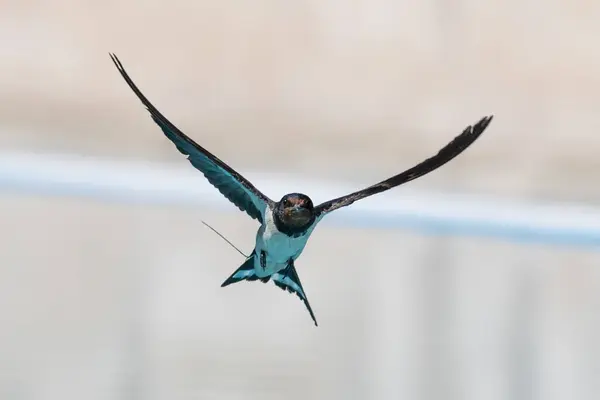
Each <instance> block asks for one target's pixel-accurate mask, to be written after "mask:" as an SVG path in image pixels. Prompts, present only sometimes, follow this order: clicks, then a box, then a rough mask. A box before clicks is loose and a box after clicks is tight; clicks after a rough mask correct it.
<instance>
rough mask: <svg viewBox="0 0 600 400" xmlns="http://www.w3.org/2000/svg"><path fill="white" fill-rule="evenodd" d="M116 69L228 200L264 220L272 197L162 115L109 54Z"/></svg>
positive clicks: (271, 202) (153, 116)
mask: <svg viewBox="0 0 600 400" xmlns="http://www.w3.org/2000/svg"><path fill="white" fill-rule="evenodd" d="M110 56H111V58H112V60H113V62H114V63H115V65H116V67H117V69H118V70H119V72H120V73H121V75H122V76H123V78H124V79H125V82H127V84H128V85H129V87H130V88H131V89H132V90H133V92H134V93H135V94H136V96H137V97H138V98H139V99H140V100H141V101H142V103H143V104H144V106H146V108H147V109H148V111H149V112H150V115H151V117H152V119H153V120H154V122H156V123H157V124H158V126H159V127H160V129H162V131H163V133H164V134H165V136H166V137H167V138H168V139H169V140H171V141H172V142H173V144H175V146H176V147H177V149H178V150H179V151H180V152H181V153H183V154H185V155H187V156H188V160H189V161H190V163H191V164H192V165H193V166H194V167H196V169H198V170H199V171H201V172H202V173H203V174H204V176H205V177H206V178H207V179H208V181H209V182H210V183H211V184H212V185H213V186H214V187H216V188H217V189H218V190H219V192H221V193H222V194H223V195H224V196H225V197H226V198H227V199H228V200H229V201H231V202H232V203H233V204H235V205H236V206H237V207H238V208H239V209H240V210H242V211H245V212H246V213H248V215H250V216H251V217H252V218H255V219H257V220H258V221H260V222H261V223H262V222H263V220H264V213H265V210H266V208H267V207H268V206H269V205H270V204H273V201H272V200H271V199H269V198H268V197H267V196H265V195H264V194H262V193H261V192H260V191H259V190H258V189H257V188H255V187H254V185H252V184H251V183H250V182H249V181H248V180H247V179H246V178H244V177H243V176H242V175H240V174H239V173H238V172H236V171H235V170H233V168H231V167H230V166H229V165H227V164H225V163H224V162H223V161H221V160H219V158H217V157H216V156H214V155H213V154H211V153H210V152H209V151H208V150H206V149H205V148H203V147H202V146H200V145H199V144H197V143H195V142H194V141H193V140H192V139H190V138H189V137H188V136H187V135H185V134H184V133H183V132H181V131H180V130H179V129H177V127H176V126H175V125H173V124H172V123H171V122H170V121H169V120H168V119H167V118H166V117H165V116H163V115H162V114H161V113H160V112H159V111H158V110H157V109H156V107H154V106H153V105H152V103H150V101H149V100H148V99H147V98H146V96H144V95H143V94H142V92H141V91H140V90H139V89H138V87H137V86H136V85H135V83H133V81H132V80H131V78H130V77H129V75H128V74H127V72H126V71H125V68H123V65H122V64H121V61H119V59H118V58H117V56H116V55H114V54H111V55H110Z"/></svg>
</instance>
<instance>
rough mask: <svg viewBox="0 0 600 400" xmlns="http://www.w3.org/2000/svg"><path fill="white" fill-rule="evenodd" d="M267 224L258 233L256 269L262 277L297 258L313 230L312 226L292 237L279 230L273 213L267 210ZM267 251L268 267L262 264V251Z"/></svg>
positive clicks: (282, 267) (279, 269) (280, 268)
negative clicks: (274, 221)
mask: <svg viewBox="0 0 600 400" xmlns="http://www.w3.org/2000/svg"><path fill="white" fill-rule="evenodd" d="M265 222H266V223H265V225H264V226H261V227H260V229H259V230H258V232H257V234H256V261H255V265H254V269H255V271H256V274H257V275H258V276H260V277H263V276H268V275H272V274H274V273H275V272H278V271H281V270H282V269H284V268H285V267H287V264H288V261H289V260H290V259H292V260H296V259H297V258H298V257H299V256H300V254H302V251H303V250H304V247H305V246H306V241H307V240H308V237H309V236H310V234H311V232H312V227H311V228H310V229H308V230H307V232H306V233H305V234H304V235H303V236H300V237H290V236H288V235H286V234H283V233H281V232H279V231H278V230H277V228H276V227H275V224H274V223H273V219H272V215H270V213H269V212H267V216H266V221H265ZM262 251H265V253H266V268H265V269H263V268H262V266H261V265H260V256H261V252H262Z"/></svg>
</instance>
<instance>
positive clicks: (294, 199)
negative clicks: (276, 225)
mask: <svg viewBox="0 0 600 400" xmlns="http://www.w3.org/2000/svg"><path fill="white" fill-rule="evenodd" d="M313 208H314V207H313V203H312V200H311V199H310V197H308V196H306V195H304V194H300V193H290V194H286V195H285V196H283V197H282V198H281V200H280V201H279V204H278V206H277V214H278V217H279V219H280V220H281V221H282V222H283V223H284V224H285V225H287V226H290V227H298V228H300V227H304V226H306V225H308V224H310V223H311V222H312V221H313V218H314V216H313Z"/></svg>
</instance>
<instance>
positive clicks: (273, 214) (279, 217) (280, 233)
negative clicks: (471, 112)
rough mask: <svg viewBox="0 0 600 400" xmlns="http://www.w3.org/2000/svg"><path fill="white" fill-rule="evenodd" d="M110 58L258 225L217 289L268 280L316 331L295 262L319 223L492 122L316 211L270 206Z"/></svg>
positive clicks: (309, 205)
mask: <svg viewBox="0 0 600 400" xmlns="http://www.w3.org/2000/svg"><path fill="white" fill-rule="evenodd" d="M111 57H112V60H113V62H114V64H115V66H116V67H117V69H118V70H119V72H120V73H121V75H122V76H123V78H124V79H125V81H126V82H127V84H128V85H129V87H130V88H131V89H132V90H133V92H134V93H135V94H136V96H137V97H138V98H139V99H140V100H141V101H142V103H143V104H144V105H145V106H146V108H147V109H148V111H149V112H150V115H151V117H152V119H153V120H154V122H156V124H157V125H158V126H159V127H160V128H161V130H162V131H163V133H164V134H165V136H166V137H167V138H168V139H169V140H171V141H172V142H173V144H174V145H175V146H176V147H177V149H178V150H179V151H180V152H181V153H183V154H184V155H186V156H187V158H188V160H189V162H190V163H191V164H192V165H193V166H194V167H195V168H196V169H198V170H199V171H200V172H202V173H203V174H204V176H205V177H206V179H207V180H208V181H209V182H210V183H211V184H212V185H213V186H214V187H215V188H216V189H218V190H219V191H220V192H221V193H222V194H223V195H224V196H225V197H226V198H227V199H228V200H229V201H231V202H232V203H233V204H234V205H236V206H237V207H238V208H239V209H240V210H241V211H244V212H246V213H247V214H248V215H249V216H250V217H251V218H253V219H256V220H258V222H260V224H261V225H260V227H259V228H258V231H257V233H256V242H255V248H254V250H253V251H252V253H251V254H250V255H249V256H248V258H247V259H246V261H245V262H244V263H243V264H242V265H241V266H240V267H239V268H238V269H237V270H235V271H234V272H233V274H231V276H230V277H229V278H227V279H226V280H225V282H223V284H222V285H221V286H227V285H230V284H232V283H236V282H240V281H242V280H247V281H255V280H260V281H261V282H264V283H266V282H268V281H269V280H272V281H273V282H274V283H275V285H277V286H278V287H280V288H281V289H284V290H287V291H289V292H292V293H296V295H298V297H300V299H301V300H302V301H303V302H304V304H305V306H306V308H307V309H308V311H309V313H310V315H311V317H312V319H313V321H314V323H315V325H317V321H316V318H315V316H314V313H313V311H312V309H311V307H310V304H309V302H308V299H307V297H306V294H305V292H304V289H303V287H302V283H301V282H300V278H299V277H298V273H297V272H296V267H295V265H294V262H295V261H296V260H297V259H298V257H299V256H300V255H301V254H302V252H303V250H304V248H305V246H306V243H307V241H308V239H309V237H310V235H311V234H312V232H313V230H314V229H315V227H316V226H317V225H318V223H319V222H320V221H321V220H322V218H323V217H324V216H325V215H327V214H328V213H330V212H332V211H335V210H337V209H339V208H341V207H346V206H349V205H351V204H352V203H354V202H355V201H358V200H360V199H363V198H365V197H369V196H372V195H374V194H377V193H381V192H384V191H386V190H389V189H391V188H393V187H396V186H399V185H402V184H404V183H406V182H409V181H412V180H414V179H417V178H419V177H420V176H423V175H425V174H428V173H429V172H431V171H434V170H436V169H437V168H439V167H441V166H442V165H444V164H445V163H447V162H448V161H450V160H452V159H453V158H454V157H456V156H457V155H458V154H460V153H462V152H463V151H464V150H465V149H466V148H467V147H469V146H470V145H471V144H472V143H473V142H474V141H475V140H476V139H477V138H478V137H479V136H480V135H481V133H482V132H483V131H484V130H485V128H486V127H487V126H488V125H489V123H490V121H491V120H492V117H491V116H490V117H484V118H482V119H481V120H480V121H479V122H477V123H476V124H475V125H474V126H468V127H467V128H466V129H465V130H463V132H462V133H461V134H460V135H458V136H456V137H455V138H454V140H452V141H451V142H450V143H448V144H447V145H446V146H445V147H443V148H442V149H441V150H440V151H439V152H438V153H437V154H436V155H434V156H433V157H430V158H428V159H426V160H425V161H423V162H421V163H419V164H417V165H416V166H414V167H412V168H409V169H407V170H406V171H404V172H402V173H400V174H397V175H394V176H392V177H391V178H388V179H386V180H384V181H381V182H379V183H376V184H374V185H372V186H369V187H367V188H365V189H362V190H358V191H356V192H353V193H350V194H347V195H345V196H341V197H338V198H335V199H332V200H329V201H326V202H324V203H321V204H319V205H317V206H314V205H313V202H312V200H311V199H310V198H309V197H308V196H306V195H304V194H301V193H289V194H286V195H285V196H283V197H282V198H281V199H280V200H279V201H273V200H271V199H270V198H269V197H267V196H266V195H264V194H263V193H262V192H260V191H259V190H258V189H257V188H256V187H254V185H252V183H250V182H249V181H248V180H247V179H245V178H244V177H243V176H242V175H240V174H239V173H238V172H237V171H235V170H234V169H233V168H231V167H230V166H229V165H227V164H226V163H224V162H223V161H221V160H220V159H219V158H218V157H216V156H215V155H213V154H211V153H210V152H209V151H208V150H206V149H205V148H203V147H202V146H200V145H199V144H197V143H196V142H194V141H193V140H192V139H190V138H189V137H188V136H187V135H185V134H184V133H183V132H182V131H180V130H179V129H178V128H177V127H175V125H173V124H172V123H171V122H170V121H169V120H168V119H167V118H166V117H164V116H163V115H162V114H161V113H160V112H159V111H158V110H157V109H156V107H154V106H153V105H152V103H150V101H149V100H148V99H147V98H146V97H145V96H144V95H143V94H142V92H141V91H140V90H139V89H138V87H137V86H136V85H135V84H134V83H133V81H132V80H131V78H130V77H129V75H128V74H127V72H125V69H124V68H123V65H122V64H121V62H120V61H119V60H118V58H117V57H116V56H115V55H114V54H111Z"/></svg>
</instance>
